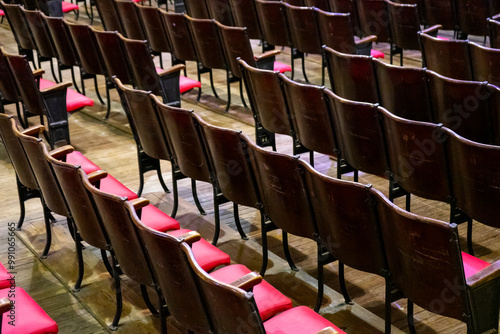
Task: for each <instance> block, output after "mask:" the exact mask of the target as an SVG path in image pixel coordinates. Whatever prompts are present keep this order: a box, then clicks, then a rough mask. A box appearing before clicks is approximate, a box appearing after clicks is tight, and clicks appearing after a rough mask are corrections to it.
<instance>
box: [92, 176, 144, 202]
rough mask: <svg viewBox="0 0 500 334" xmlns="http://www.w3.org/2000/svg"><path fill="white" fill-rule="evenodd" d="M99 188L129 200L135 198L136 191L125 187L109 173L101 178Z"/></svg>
mask: <svg viewBox="0 0 500 334" xmlns="http://www.w3.org/2000/svg"><path fill="white" fill-rule="evenodd" d="M99 189H101V190H102V191H104V192H107V193H110V194H113V195H117V196H122V197H127V198H128V199H129V200H133V199H136V198H137V194H136V193H134V192H133V191H132V190H130V189H129V188H127V187H125V186H124V185H123V184H122V183H121V182H120V181H118V180H117V179H115V178H114V177H113V176H111V175H108V176H106V177H105V178H104V179H102V180H101V185H100V187H99Z"/></svg>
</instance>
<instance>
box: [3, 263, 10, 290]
mask: <svg viewBox="0 0 500 334" xmlns="http://www.w3.org/2000/svg"><path fill="white" fill-rule="evenodd" d="M11 278H12V275H11V274H10V273H9V271H8V270H7V269H5V266H4V265H3V264H2V263H0V289H5V288H8V287H10V285H11V284H10V283H11V281H10V279H11Z"/></svg>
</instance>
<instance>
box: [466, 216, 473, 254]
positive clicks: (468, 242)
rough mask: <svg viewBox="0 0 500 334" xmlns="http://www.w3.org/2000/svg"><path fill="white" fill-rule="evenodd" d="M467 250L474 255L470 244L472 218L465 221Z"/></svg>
mask: <svg viewBox="0 0 500 334" xmlns="http://www.w3.org/2000/svg"><path fill="white" fill-rule="evenodd" d="M467 250H468V251H469V254H470V255H474V247H473V246H472V219H469V220H468V221H467Z"/></svg>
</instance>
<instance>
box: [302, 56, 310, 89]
mask: <svg viewBox="0 0 500 334" xmlns="http://www.w3.org/2000/svg"><path fill="white" fill-rule="evenodd" d="M302 74H304V80H305V81H306V82H307V83H309V79H308V78H307V75H306V55H305V54H302Z"/></svg>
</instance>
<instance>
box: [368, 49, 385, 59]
mask: <svg viewBox="0 0 500 334" xmlns="http://www.w3.org/2000/svg"><path fill="white" fill-rule="evenodd" d="M370 55H371V56H372V57H373V58H385V53H383V52H382V51H378V50H373V49H371V51H370Z"/></svg>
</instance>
